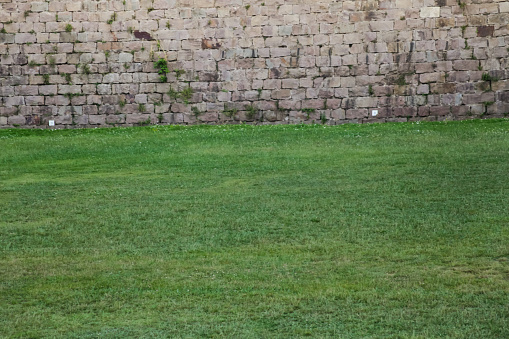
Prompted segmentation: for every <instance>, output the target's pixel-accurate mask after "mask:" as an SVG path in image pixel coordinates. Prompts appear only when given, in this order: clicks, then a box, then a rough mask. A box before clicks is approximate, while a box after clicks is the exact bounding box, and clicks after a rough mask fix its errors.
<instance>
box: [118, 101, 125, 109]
mask: <svg viewBox="0 0 509 339" xmlns="http://www.w3.org/2000/svg"><path fill="white" fill-rule="evenodd" d="M125 104H126V101H125V99H120V100H119V101H118V105H119V106H120V108H124V107H125Z"/></svg>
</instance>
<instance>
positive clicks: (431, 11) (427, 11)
mask: <svg viewBox="0 0 509 339" xmlns="http://www.w3.org/2000/svg"><path fill="white" fill-rule="evenodd" d="M439 16H440V7H423V8H421V12H420V17H421V18H438V17H439Z"/></svg>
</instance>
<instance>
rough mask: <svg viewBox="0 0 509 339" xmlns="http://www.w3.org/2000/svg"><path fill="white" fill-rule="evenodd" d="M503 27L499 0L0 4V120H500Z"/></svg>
mask: <svg viewBox="0 0 509 339" xmlns="http://www.w3.org/2000/svg"><path fill="white" fill-rule="evenodd" d="M508 24H509V1H499V0H357V1H342V0H331V1H325V0H290V1H283V0H257V1H254V0H125V1H122V0H120V1H118V0H110V1H105V0H81V1H79V0H73V1H69V0H61V1H53V0H47V1H27V0H0V126H1V127H13V126H16V127H17V126H22V127H47V126H48V125H52V124H53V123H54V124H55V126H56V127H66V128H70V127H92V126H108V125H123V126H130V125H145V124H157V123H160V124H172V123H175V124H178V123H183V124H190V123H197V122H199V123H238V122H243V121H245V122H252V123H300V122H304V123H310V122H317V123H318V122H323V123H328V124H339V123H344V122H371V121H380V122H383V121H407V120H442V119H466V118H469V117H501V116H504V115H505V114H506V113H508V112H509V81H508V77H509V71H508V70H507V66H508V60H507V57H508V54H509V53H508V50H509V25H508ZM158 61H159V63H158V65H159V69H158V68H157V67H156V63H157V62H158ZM166 67H167V70H166V69H165V68H166ZM158 72H159V74H158Z"/></svg>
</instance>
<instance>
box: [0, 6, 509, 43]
mask: <svg viewBox="0 0 509 339" xmlns="http://www.w3.org/2000/svg"><path fill="white" fill-rule="evenodd" d="M57 15H58V20H59V21H58V22H57V21H55V19H56V16H57ZM112 15H113V12H112V13H100V14H97V18H95V17H90V16H91V14H90V13H81V14H79V15H78V14H73V15H72V16H70V17H69V18H67V17H66V15H65V13H61V14H55V13H50V12H47V13H44V14H40V15H38V16H39V17H38V18H32V19H33V21H28V19H29V18H27V21H25V20H20V21H14V20H12V18H11V16H8V15H6V13H2V12H0V28H2V29H3V30H5V32H7V33H30V32H32V31H35V32H38V34H39V35H38V37H39V38H40V37H46V39H50V40H55V39H56V37H57V35H56V33H59V32H65V30H66V27H67V25H68V24H70V25H71V26H72V29H73V31H75V32H82V33H88V34H82V35H80V36H79V37H80V38H81V39H82V41H100V40H101V38H98V36H97V33H103V34H104V36H103V38H104V39H105V40H115V39H119V40H128V39H129V38H130V37H131V36H132V35H131V34H129V33H128V32H127V31H128V30H129V29H130V28H131V29H136V30H140V31H152V32H156V31H157V32H158V33H157V38H159V39H165V38H168V37H172V38H179V39H186V38H188V36H187V34H189V37H191V38H197V37H198V35H200V37H207V38H231V37H238V36H243V37H246V38H252V37H260V36H265V37H267V36H289V35H290V34H292V35H308V34H313V35H316V34H332V33H335V34H337V33H341V34H346V33H353V32H361V33H364V32H390V31H393V30H404V29H419V28H424V27H426V28H442V29H445V28H454V27H456V29H457V30H459V29H460V27H461V26H479V25H502V26H503V25H505V24H506V20H507V13H499V14H492V15H488V16H487V15H474V16H470V17H469V18H468V19H466V18H464V17H448V18H444V17H441V18H431V19H419V18H407V17H406V16H405V12H403V13H400V12H398V13H395V14H394V16H398V15H403V16H405V18H406V19H405V20H400V19H399V18H398V19H392V20H388V19H386V18H385V19H383V20H376V21H361V19H363V18H361V17H360V18H359V19H358V20H359V21H357V22H351V21H349V20H341V19H340V17H339V16H332V17H331V14H302V15H284V16H281V17H272V16H259V17H256V16H255V17H228V18H222V19H209V18H206V17H205V18H201V19H171V18H170V16H169V15H167V14H164V15H162V16H161V18H160V19H157V20H149V19H143V18H136V17H133V16H132V15H129V14H127V13H118V14H116V19H115V21H114V22H112V23H111V24H108V23H107V21H108V20H110V19H111V17H112ZM362 15H364V14H362ZM269 23H270V24H269ZM457 30H456V31H455V33H456V34H457V32H458V31H457ZM185 32H187V33H185ZM460 32H461V31H460ZM43 33H45V34H43ZM93 33H96V34H93ZM198 33H199V34H198ZM445 33H447V32H445Z"/></svg>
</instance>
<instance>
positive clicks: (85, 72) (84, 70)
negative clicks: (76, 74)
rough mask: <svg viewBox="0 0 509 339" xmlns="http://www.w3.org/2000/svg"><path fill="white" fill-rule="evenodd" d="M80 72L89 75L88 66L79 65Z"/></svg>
mask: <svg viewBox="0 0 509 339" xmlns="http://www.w3.org/2000/svg"><path fill="white" fill-rule="evenodd" d="M81 71H82V72H83V74H87V75H88V74H90V65H89V64H83V65H81Z"/></svg>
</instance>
